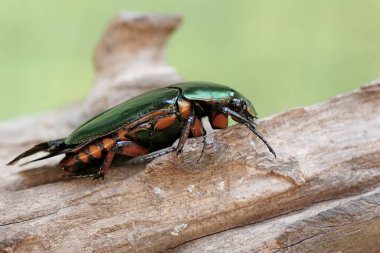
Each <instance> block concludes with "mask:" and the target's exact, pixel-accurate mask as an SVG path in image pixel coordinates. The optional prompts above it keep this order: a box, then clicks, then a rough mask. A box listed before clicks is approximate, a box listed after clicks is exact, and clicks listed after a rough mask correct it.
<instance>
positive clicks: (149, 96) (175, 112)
mask: <svg viewBox="0 0 380 253" xmlns="http://www.w3.org/2000/svg"><path fill="white" fill-rule="evenodd" d="M228 116H231V117H232V119H233V120H234V121H236V122H238V123H241V124H244V125H245V126H247V127H248V128H249V129H250V130H251V131H252V132H253V133H254V134H255V135H256V136H257V137H258V138H259V139H261V140H262V141H263V142H264V144H265V145H266V146H267V148H268V149H269V151H270V152H271V153H272V154H273V155H274V157H276V153H275V152H274V150H273V148H272V147H271V146H270V145H269V143H268V142H267V141H266V140H265V139H264V137H263V136H262V135H261V134H260V133H259V132H257V130H256V126H257V125H256V123H255V120H256V119H257V113H256V111H255V109H254V107H253V105H252V103H251V102H250V101H249V100H248V99H247V98H245V97H244V96H243V95H242V94H240V93H239V92H237V91H236V90H234V89H232V88H230V87H227V86H224V85H220V84H215V83H210V82H184V83H179V84H174V85H170V86H167V87H165V88H160V89H156V90H152V91H149V92H147V93H144V94H142V95H140V96H137V97H134V98H132V99H130V100H127V101H125V102H123V103H121V104H119V105H117V106H115V107H113V108H111V109H108V110H106V111H105V112H103V113H101V114H99V115H97V116H95V117H94V118H92V119H90V120H88V121H87V122H85V123H84V124H82V125H81V126H79V127H78V128H77V129H76V130H74V131H73V132H72V133H71V134H70V135H69V136H68V137H66V138H62V139H57V140H51V141H47V142H43V143H40V144H37V145H36V146H34V147H32V148H31V149H29V150H27V151H25V152H24V153H22V154H20V155H19V156H17V157H16V158H14V159H13V160H12V161H10V162H9V163H8V165H11V164H14V163H16V162H17V161H19V160H20V159H22V158H25V157H27V156H30V155H33V154H35V153H38V152H40V151H45V152H48V153H49V154H48V155H46V156H43V157H41V158H38V159H35V160H32V161H30V162H34V161H38V160H42V159H46V158H49V157H53V156H56V155H60V154H65V157H64V158H63V159H62V160H61V161H60V165H61V166H62V169H63V171H64V172H66V173H67V175H70V176H73V177H75V176H78V177H81V176H93V177H94V179H98V178H103V179H104V175H105V173H106V172H107V170H108V169H109V168H110V166H111V163H112V160H113V159H114V156H115V154H120V155H123V156H126V157H127V158H128V159H132V158H136V157H139V158H140V157H141V158H142V160H144V161H149V160H152V159H153V158H155V157H158V156H161V155H164V154H167V153H170V152H174V151H175V152H177V154H178V153H180V152H181V150H182V148H183V146H184V144H185V142H186V140H187V139H188V138H192V137H201V136H204V135H205V134H206V132H205V130H204V128H203V125H202V121H201V119H202V118H204V117H208V119H209V121H210V124H211V127H212V128H214V129H223V128H226V127H227V126H228ZM177 139H179V141H178V144H177V145H175V146H172V145H173V143H174V142H175V141H176V140H177ZM28 163H29V162H28ZM95 163H98V164H99V165H100V166H99V168H98V169H97V172H95V173H92V174H91V173H87V174H86V173H85V170H84V168H86V167H88V166H89V165H91V164H95Z"/></svg>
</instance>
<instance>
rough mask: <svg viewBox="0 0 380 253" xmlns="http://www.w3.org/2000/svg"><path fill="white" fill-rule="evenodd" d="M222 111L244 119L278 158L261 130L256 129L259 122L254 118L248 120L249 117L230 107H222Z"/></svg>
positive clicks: (245, 123)
mask: <svg viewBox="0 0 380 253" xmlns="http://www.w3.org/2000/svg"><path fill="white" fill-rule="evenodd" d="M222 111H223V112H224V113H226V114H228V115H230V116H233V117H235V118H238V119H240V120H241V121H242V123H243V124H244V125H245V126H247V127H248V128H249V130H251V131H252V132H253V133H254V134H255V135H256V136H257V137H259V139H260V140H261V141H262V142H264V144H265V145H266V146H267V148H268V149H269V151H270V152H271V153H272V154H273V155H274V157H275V158H276V157H277V155H276V152H274V150H273V148H272V147H271V145H269V143H268V141H267V140H266V139H265V138H264V137H263V136H262V134H261V133H260V132H258V131H257V130H256V126H257V124H256V123H255V122H253V121H252V120H248V119H247V118H245V117H244V116H242V115H240V114H239V113H237V112H235V111H233V110H231V109H230V108H228V107H223V108H222Z"/></svg>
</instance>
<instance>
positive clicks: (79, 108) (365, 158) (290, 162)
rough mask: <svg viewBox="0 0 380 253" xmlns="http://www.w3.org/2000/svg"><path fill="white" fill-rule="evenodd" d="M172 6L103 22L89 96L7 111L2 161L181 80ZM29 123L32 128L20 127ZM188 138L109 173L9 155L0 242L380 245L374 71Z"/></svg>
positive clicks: (269, 247)
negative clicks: (299, 103)
mask: <svg viewBox="0 0 380 253" xmlns="http://www.w3.org/2000/svg"><path fill="white" fill-rule="evenodd" d="M179 22H180V19H179V18H178V17H176V16H166V15H143V14H135V13H126V14H120V15H118V16H117V17H116V18H115V19H114V20H113V21H112V22H111V24H110V26H109V27H108V28H107V30H106V32H105V34H104V36H103V38H102V39H101V41H100V43H99V45H98V47H97V50H96V53H95V61H96V69H97V76H96V81H95V86H94V89H93V91H92V92H91V94H90V96H89V97H88V98H87V99H86V100H85V101H84V102H82V103H79V104H77V105H73V106H71V107H68V108H63V109H60V110H57V111H52V112H49V113H46V114H41V115H34V116H28V117H24V118H20V119H17V120H13V121H9V122H5V123H2V124H0V136H1V140H2V142H1V143H0V147H1V149H0V162H1V164H5V163H6V162H7V161H9V160H10V159H11V158H13V157H14V156H15V155H17V154H18V153H20V152H21V151H23V150H24V149H25V148H28V147H30V146H31V145H33V144H36V143H38V142H42V141H46V140H48V139H55V138H59V137H63V136H65V135H66V134H68V133H69V132H70V131H72V130H73V128H75V127H76V126H77V125H78V124H79V123H80V122H81V121H83V120H85V119H87V118H89V117H91V116H93V115H95V114H96V113H99V112H100V111H102V110H104V109H106V108H108V107H110V106H113V105H115V104H117V103H119V102H120V101H122V100H125V99H126V98H129V97H131V96H134V95H136V94H139V93H141V92H142V91H144V90H148V89H152V88H156V87H160V86H163V85H168V84H171V83H174V82H178V81H179V80H180V77H179V76H178V75H177V74H176V72H175V71H174V70H173V69H172V68H170V67H169V66H168V65H167V64H166V62H165V57H164V55H165V48H164V46H165V42H166V40H167V37H168V35H169V34H170V33H171V32H172V31H173V30H174V29H175V27H176V26H177V25H178V24H179ZM26 128H27V129H28V131H25V129H26ZM258 128H259V130H260V131H261V132H262V133H263V134H264V135H265V136H266V137H267V139H268V140H269V142H270V143H271V145H272V146H273V148H274V149H275V151H276V152H277V155H278V158H277V159H275V158H273V156H272V155H271V154H270V153H269V152H268V150H267V149H266V147H265V146H264V145H263V144H262V142H261V141H260V140H258V139H257V138H256V137H255V136H254V135H253V134H252V133H251V132H250V131H249V130H248V129H247V128H246V127H245V126H242V125H236V126H233V127H230V128H228V129H226V130H221V131H218V132H216V133H212V134H209V135H207V136H206V138H205V140H203V139H202V138H198V139H191V140H188V141H187V143H186V145H185V148H184V150H183V153H182V154H180V155H178V156H176V155H174V154H169V155H166V156H163V157H160V158H157V159H155V160H154V161H153V162H151V163H150V164H148V165H147V166H140V167H131V166H125V165H123V164H122V163H121V164H120V165H118V166H113V168H112V170H111V171H110V173H108V174H107V176H106V179H105V180H104V181H102V180H100V181H93V180H92V179H91V178H83V179H73V180H68V179H63V178H62V177H61V172H60V168H59V167H58V165H57V161H58V160H59V159H49V160H45V161H41V162H38V163H35V164H30V165H28V166H25V167H18V166H13V167H5V166H1V168H0V169H2V173H1V175H0V177H1V178H0V180H1V181H0V198H1V200H2V201H1V202H0V217H1V218H0V251H1V252H158V251H171V252H339V251H340V252H380V185H379V182H380V152H379V150H380V82H373V83H372V84H369V85H367V86H363V87H362V88H361V89H359V90H355V91H353V92H352V93H350V94H347V95H341V96H338V97H335V98H333V99H331V100H330V101H327V102H325V103H321V104H317V105H314V106H310V107H305V108H298V109H294V110H291V111H288V112H284V113H281V114H278V115H275V116H272V117H269V118H266V119H263V120H262V121H260V122H259V127H258Z"/></svg>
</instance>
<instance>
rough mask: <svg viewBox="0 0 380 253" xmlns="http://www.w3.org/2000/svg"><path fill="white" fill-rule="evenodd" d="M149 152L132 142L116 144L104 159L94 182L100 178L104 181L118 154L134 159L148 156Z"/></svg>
mask: <svg viewBox="0 0 380 253" xmlns="http://www.w3.org/2000/svg"><path fill="white" fill-rule="evenodd" d="M121 148H122V149H121ZM147 152H148V150H147V149H146V148H144V147H141V146H139V145H138V144H136V143H134V142H132V141H118V142H116V144H115V145H114V146H113V147H112V148H111V149H110V151H108V153H107V155H106V157H105V158H104V161H103V164H102V166H100V168H99V170H98V172H97V173H96V174H95V175H94V180H95V179H99V178H102V179H104V175H105V173H106V172H107V171H108V169H109V168H110V167H111V163H112V161H113V159H114V157H115V154H116V153H121V154H123V155H126V156H132V157H133V156H140V155H143V154H146V153H147Z"/></svg>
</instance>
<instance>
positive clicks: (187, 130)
mask: <svg viewBox="0 0 380 253" xmlns="http://www.w3.org/2000/svg"><path fill="white" fill-rule="evenodd" d="M195 119H196V117H195V116H194V114H191V115H190V116H189V117H188V118H187V121H186V124H185V126H184V127H183V129H182V132H181V136H180V138H179V141H178V144H177V146H172V147H169V148H166V149H162V150H158V151H156V152H152V153H150V154H147V155H143V156H141V157H136V158H135V159H132V160H130V161H128V162H127V163H128V164H140V163H147V162H150V161H151V160H153V159H155V158H157V157H160V156H163V155H166V154H169V153H171V152H173V151H176V152H177V154H179V153H181V150H182V148H183V146H184V145H185V142H186V140H187V139H188V137H189V134H190V131H191V128H192V127H193V126H194V122H195Z"/></svg>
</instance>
